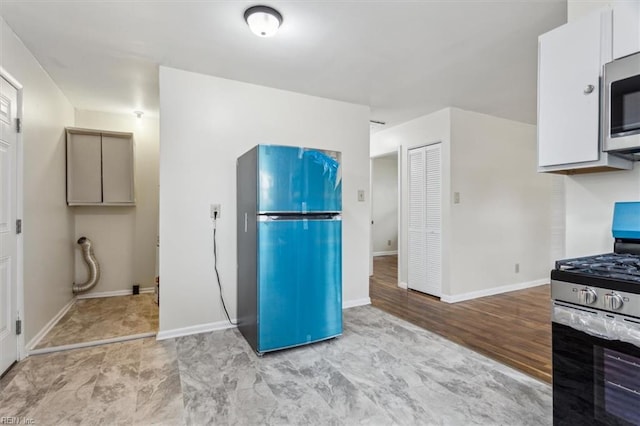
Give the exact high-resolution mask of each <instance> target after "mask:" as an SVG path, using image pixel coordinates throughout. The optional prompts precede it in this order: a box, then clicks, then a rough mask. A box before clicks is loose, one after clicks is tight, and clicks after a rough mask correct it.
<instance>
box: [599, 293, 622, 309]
mask: <svg viewBox="0 0 640 426" xmlns="http://www.w3.org/2000/svg"><path fill="white" fill-rule="evenodd" d="M622 304H623V302H622V297H620V295H619V294H616V293H614V292H611V293H607V294H605V295H604V307H605V309H609V310H610V311H617V310H618V309H620V308H622Z"/></svg>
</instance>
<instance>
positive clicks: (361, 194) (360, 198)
mask: <svg viewBox="0 0 640 426" xmlns="http://www.w3.org/2000/svg"><path fill="white" fill-rule="evenodd" d="M358 201H364V189H358Z"/></svg>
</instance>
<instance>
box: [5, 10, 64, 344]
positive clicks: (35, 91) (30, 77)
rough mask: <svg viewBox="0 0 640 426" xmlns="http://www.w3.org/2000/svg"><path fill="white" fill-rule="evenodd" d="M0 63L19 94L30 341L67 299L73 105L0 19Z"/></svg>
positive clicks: (26, 314) (26, 312) (27, 334)
mask: <svg viewBox="0 0 640 426" xmlns="http://www.w3.org/2000/svg"><path fill="white" fill-rule="evenodd" d="M0 66H2V67H3V68H4V69H5V70H6V71H7V72H8V73H10V74H11V75H12V76H13V77H14V78H15V79H16V80H18V81H19V82H20V83H21V84H22V85H23V87H24V92H23V96H24V97H23V111H24V116H23V118H24V119H23V133H22V146H23V147H24V148H23V179H24V193H23V194H22V195H23V197H24V205H23V209H24V213H23V219H24V227H23V231H24V234H23V247H24V249H23V250H24V252H23V259H24V326H25V342H29V341H30V340H31V339H32V338H33V337H34V336H35V335H36V334H37V333H38V332H39V331H40V330H41V329H42V328H43V327H44V326H45V325H46V324H47V322H48V321H50V320H51V319H52V318H53V317H54V316H55V315H56V314H57V313H58V312H59V311H60V309H62V307H64V306H65V305H66V304H67V303H68V302H69V301H70V300H71V299H72V292H71V286H72V283H73V250H74V246H73V241H72V238H73V215H72V213H71V210H70V209H69V208H67V205H66V198H65V197H66V196H65V194H66V190H65V184H66V181H65V179H66V175H65V158H66V154H65V132H64V128H65V126H72V125H73V124H74V116H73V107H72V105H71V104H70V103H69V101H68V100H67V98H66V97H65V96H64V94H63V93H62V92H61V91H60V89H59V88H58V87H57V86H56V85H55V83H54V82H53V81H52V80H51V78H50V77H49V75H48V74H47V73H46V72H45V71H44V70H43V69H42V67H41V66H40V64H39V63H38V62H37V61H36V59H35V58H34V57H33V55H32V54H31V52H29V50H27V48H26V47H25V46H24V44H22V42H21V41H20V39H18V37H17V36H16V35H15V33H14V32H13V31H12V30H11V29H10V28H9V26H8V25H7V24H6V22H5V21H4V20H3V19H2V18H0Z"/></svg>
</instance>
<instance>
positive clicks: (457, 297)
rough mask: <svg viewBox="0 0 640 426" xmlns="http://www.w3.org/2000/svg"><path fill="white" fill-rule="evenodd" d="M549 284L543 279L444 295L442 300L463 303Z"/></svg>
mask: <svg viewBox="0 0 640 426" xmlns="http://www.w3.org/2000/svg"><path fill="white" fill-rule="evenodd" d="M544 284H549V278H542V279H539V280H534V281H527V282H524V283H517V284H508V285H503V286H500V287H493V288H487V289H484V290H478V291H471V292H469V293H462V294H454V295H447V294H443V295H442V296H441V297H440V300H442V301H443V302H447V303H456V302H462V301H464V300H471V299H477V298H479V297H485V296H493V295H495V294H500V293H508V292H510V291H516V290H524V289H525V288H531V287H537V286H539V285H544Z"/></svg>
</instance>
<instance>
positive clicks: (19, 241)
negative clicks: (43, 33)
mask: <svg viewBox="0 0 640 426" xmlns="http://www.w3.org/2000/svg"><path fill="white" fill-rule="evenodd" d="M0 77H2V78H4V79H5V80H7V81H8V82H9V84H11V85H12V86H13V87H15V89H16V90H17V92H18V104H17V117H16V118H19V119H20V122H21V129H20V132H18V134H17V138H16V206H15V208H16V218H17V219H21V218H24V210H23V209H24V161H23V159H24V144H23V137H22V135H23V126H22V118H23V90H24V88H23V86H22V84H21V83H20V82H19V81H18V80H17V79H16V78H15V77H13V76H12V75H11V74H10V73H9V72H8V71H7V70H6V69H5V68H4V67H2V66H0ZM23 254H24V233H20V234H18V235H17V236H16V280H17V282H16V290H17V291H16V294H15V298H14V303H15V304H16V313H17V316H18V318H19V319H21V320H22V333H21V334H20V335H19V336H18V339H17V340H18V352H17V355H18V359H17V361H20V360H22V359H24V358H25V357H26V356H27V352H26V351H25V341H24V335H25V326H26V321H25V316H24V256H23Z"/></svg>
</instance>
